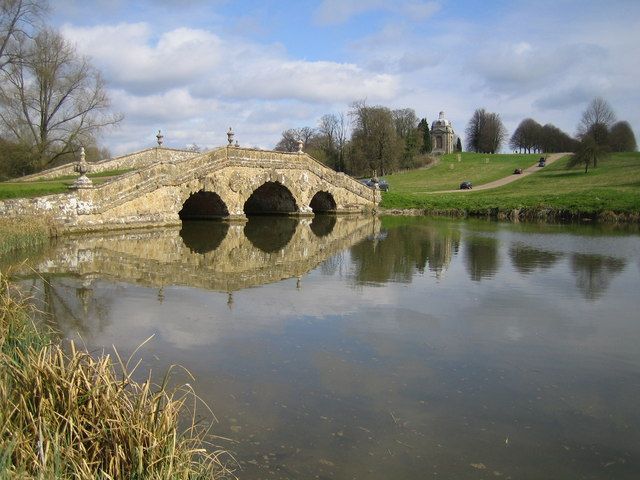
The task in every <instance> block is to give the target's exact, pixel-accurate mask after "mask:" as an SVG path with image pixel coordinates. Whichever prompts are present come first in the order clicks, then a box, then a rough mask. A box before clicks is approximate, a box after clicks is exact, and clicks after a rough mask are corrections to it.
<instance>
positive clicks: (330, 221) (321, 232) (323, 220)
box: [311, 214, 337, 238]
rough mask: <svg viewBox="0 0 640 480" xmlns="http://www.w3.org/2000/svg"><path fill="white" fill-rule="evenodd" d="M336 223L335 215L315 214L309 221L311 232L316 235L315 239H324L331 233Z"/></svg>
mask: <svg viewBox="0 0 640 480" xmlns="http://www.w3.org/2000/svg"><path fill="white" fill-rule="evenodd" d="M336 221H337V219H336V216H335V215H322V214H316V215H314V216H313V220H311V231H312V232H313V233H315V234H316V237H319V238H322V237H326V236H327V235H329V234H330V233H331V232H333V227H335V226H336Z"/></svg>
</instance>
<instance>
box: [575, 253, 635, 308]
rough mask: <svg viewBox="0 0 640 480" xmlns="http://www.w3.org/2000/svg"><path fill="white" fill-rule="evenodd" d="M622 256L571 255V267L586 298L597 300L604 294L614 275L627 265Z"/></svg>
mask: <svg viewBox="0 0 640 480" xmlns="http://www.w3.org/2000/svg"><path fill="white" fill-rule="evenodd" d="M625 265H626V262H625V261H624V260H622V259H620V258H613V257H605V256H603V255H586V254H581V253H576V254H574V255H573V256H572V257H571V269H572V270H573V273H574V274H575V275H576V286H577V287H578V289H580V291H581V292H582V293H583V295H584V296H585V298H586V299H588V300H595V299H597V298H599V297H600V296H602V294H603V293H604V292H605V290H606V289H607V288H609V284H610V283H611V280H612V279H613V277H615V276H616V275H618V274H619V273H620V272H621V271H622V270H623V269H624V267H625Z"/></svg>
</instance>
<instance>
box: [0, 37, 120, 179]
mask: <svg viewBox="0 0 640 480" xmlns="http://www.w3.org/2000/svg"><path fill="white" fill-rule="evenodd" d="M13 52H14V54H15V56H14V58H15V61H14V62H12V63H10V64H8V65H7V71H6V74H5V75H4V77H3V79H2V84H0V126H1V127H2V128H3V129H4V130H5V131H6V132H8V133H9V135H10V136H12V137H13V138H15V139H16V140H17V141H19V142H21V143H25V144H28V145H31V146H32V147H33V149H34V156H35V163H36V164H37V168H40V169H41V168H44V167H46V166H48V165H50V164H52V163H54V162H56V161H57V160H59V159H60V158H61V157H64V156H65V155H68V154H70V153H73V152H74V151H75V150H76V149H77V147H78V145H80V144H90V143H92V142H93V141H94V140H95V135H96V134H97V133H98V132H99V131H100V130H101V129H102V128H103V127H106V126H110V125H114V124H116V123H118V122H119V121H120V120H121V119H122V116H121V115H116V114H113V113H111V111H110V102H109V98H108V96H107V93H106V90H105V87H104V82H103V80H102V78H101V76H100V74H99V73H98V71H96V70H95V69H94V68H93V67H92V66H91V64H90V63H89V61H88V60H87V59H86V58H84V57H80V56H79V55H78V54H77V53H76V51H75V49H74V48H73V47H72V46H71V45H70V44H69V43H68V42H67V41H65V39H64V38H63V37H62V35H60V34H59V33H58V32H56V31H54V30H50V29H44V30H42V31H40V32H39V33H38V34H37V35H36V36H35V37H34V38H33V39H28V38H24V39H22V40H21V41H20V42H19V43H18V44H17V45H16V46H15V47H14V49H13Z"/></svg>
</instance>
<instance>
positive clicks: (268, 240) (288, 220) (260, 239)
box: [244, 216, 299, 253]
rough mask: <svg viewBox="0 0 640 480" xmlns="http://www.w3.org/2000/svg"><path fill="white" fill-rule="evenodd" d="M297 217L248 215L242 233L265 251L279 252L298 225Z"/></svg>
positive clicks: (289, 239) (255, 245) (287, 242)
mask: <svg viewBox="0 0 640 480" xmlns="http://www.w3.org/2000/svg"><path fill="white" fill-rule="evenodd" d="M298 223H299V221H298V219H297V218H293V217H282V216H280V217H279V216H250V217H249V220H248V221H247V224H246V225H245V227H244V234H245V236H246V237H247V238H248V239H249V241H250V242H251V243H252V244H253V246H254V247H256V248H259V249H260V250H262V251H263V252H265V253H274V252H279V251H280V250H282V249H283V248H284V247H286V246H287V245H288V244H289V242H290V241H291V238H292V237H293V234H294V233H295V231H296V228H297V227H298Z"/></svg>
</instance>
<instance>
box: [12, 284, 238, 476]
mask: <svg viewBox="0 0 640 480" xmlns="http://www.w3.org/2000/svg"><path fill="white" fill-rule="evenodd" d="M50 338H52V337H50V336H49V335H47V333H46V332H42V331H40V330H39V329H38V328H37V327H36V326H35V325H34V324H33V322H32V321H31V315H30V314H29V311H28V306H27V304H26V302H25V301H24V300H22V299H16V296H15V294H14V293H13V292H12V291H11V290H10V286H9V284H8V283H7V282H6V279H3V278H2V275H1V274H0V478H38V479H39V478H47V479H48V478H63V479H67V478H68V479H105V480H106V479H136V480H142V479H205V478H206V479H221V478H229V477H232V473H231V471H230V470H229V469H228V468H227V466H226V465H225V463H227V462H228V461H229V460H230V459H231V458H230V457H229V456H228V454H226V453H225V452H223V451H221V450H215V449H213V448H211V447H210V444H209V443H207V442H208V440H209V439H211V438H212V437H211V435H210V432H209V429H208V427H206V426H205V424H199V423H198V421H197V416H196V407H198V408H200V407H202V402H201V401H200V400H199V399H198V397H197V396H196V395H195V393H194V392H193V390H192V389H191V387H190V386H189V385H188V384H187V385H183V386H179V387H175V388H169V387H168V380H169V374H167V375H166V376H165V378H164V379H163V381H162V382H161V384H159V385H154V384H153V383H152V381H151V379H150V378H147V380H146V381H142V382H138V381H135V380H134V379H133V378H132V374H133V373H134V371H135V369H136V366H134V367H132V368H130V367H129V365H128V362H124V361H123V360H122V359H121V358H120V357H119V356H118V354H117V352H116V353H114V355H113V356H111V355H107V354H102V355H98V356H94V355H91V354H89V353H88V352H87V351H86V350H84V349H83V348H78V347H77V346H76V345H75V344H74V343H73V342H70V343H69V345H68V348H63V346H62V345H60V344H59V343H58V342H52V341H50ZM207 413H208V416H209V417H210V418H211V417H213V414H211V413H210V412H207ZM185 421H186V424H187V427H186V428H184V429H183V430H180V429H179V425H180V424H181V422H185ZM207 447H209V448H207Z"/></svg>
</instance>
